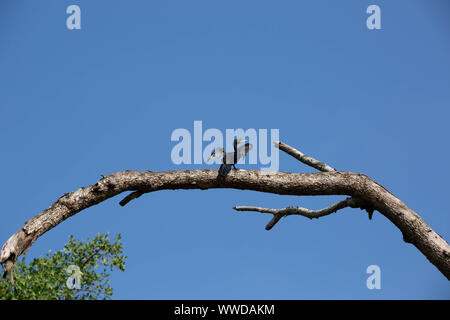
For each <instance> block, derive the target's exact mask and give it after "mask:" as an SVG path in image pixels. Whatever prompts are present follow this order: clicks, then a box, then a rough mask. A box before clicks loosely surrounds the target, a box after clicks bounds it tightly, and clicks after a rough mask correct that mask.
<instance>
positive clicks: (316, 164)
mask: <svg viewBox="0 0 450 320" xmlns="http://www.w3.org/2000/svg"><path fill="white" fill-rule="evenodd" d="M274 145H275V147H277V148H278V149H280V150H281V151H284V152H286V153H287V154H289V155H291V156H293V157H294V158H295V159H297V160H298V161H301V162H303V163H304V164H306V165H308V166H310V167H313V168H315V169H317V170H319V171H322V172H332V171H336V169H334V168H332V167H330V166H329V165H327V164H326V163H324V162H321V161H319V160H316V159H314V158H311V157H308V156H307V155H305V154H303V153H301V152H300V151H299V150H297V149H295V148H293V147H291V146H288V145H287V144H284V143H283V142H280V141H277V142H275V143H274Z"/></svg>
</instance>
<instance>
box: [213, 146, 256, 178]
mask: <svg viewBox="0 0 450 320" xmlns="http://www.w3.org/2000/svg"><path fill="white" fill-rule="evenodd" d="M246 141H247V140H244V139H234V141H233V148H234V152H226V153H224V150H223V148H222V147H220V148H216V149H215V150H214V151H213V152H212V153H211V155H210V156H209V158H208V161H209V160H210V159H211V158H220V157H222V164H221V165H220V168H219V176H222V177H225V176H226V175H227V174H228V173H229V172H230V171H231V168H232V167H233V168H234V169H236V163H237V162H238V161H239V160H240V159H241V158H244V157H245V155H246V154H247V153H248V152H249V151H250V150H251V149H252V148H253V145H252V144H251V143H246V144H245V145H242V146H240V147H239V148H238V147H237V146H238V144H240V143H243V142H246Z"/></svg>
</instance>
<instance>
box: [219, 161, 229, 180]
mask: <svg viewBox="0 0 450 320" xmlns="http://www.w3.org/2000/svg"><path fill="white" fill-rule="evenodd" d="M231 166H232V165H231V164H228V163H222V164H221V165H220V168H219V176H221V177H225V176H226V175H227V174H228V173H229V172H230V171H231Z"/></svg>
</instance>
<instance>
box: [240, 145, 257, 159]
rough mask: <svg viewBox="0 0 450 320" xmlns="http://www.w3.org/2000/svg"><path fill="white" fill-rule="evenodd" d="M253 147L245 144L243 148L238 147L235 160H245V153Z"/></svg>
mask: <svg viewBox="0 0 450 320" xmlns="http://www.w3.org/2000/svg"><path fill="white" fill-rule="evenodd" d="M252 148H253V145H252V144H251V143H246V144H244V145H243V146H240V147H239V148H238V149H237V160H238V161H239V159H241V158H245V156H246V155H247V153H248V152H249V151H250V150H252Z"/></svg>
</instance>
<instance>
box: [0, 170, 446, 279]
mask: <svg viewBox="0 0 450 320" xmlns="http://www.w3.org/2000/svg"><path fill="white" fill-rule="evenodd" d="M211 188H234V189H239V190H253V191H260V192H269V193H275V194H282V195H299V196H304V195H348V196H351V197H358V198H361V199H363V200H364V201H365V202H367V203H368V205H370V206H371V207H372V208H374V209H375V210H378V211H379V212H380V213H382V214H383V215H384V216H386V217H387V218H388V219H389V220H390V221H392V222H393V223H394V224H395V225H396V226H397V227H398V228H399V229H400V231H401V232H402V233H403V238H404V240H405V241H407V242H410V243H412V244H414V245H415V246H416V247H417V248H418V249H419V250H420V251H421V252H422V253H423V254H424V255H425V256H426V257H427V258H428V259H429V260H430V262H431V263H433V264H434V265H435V266H436V267H437V268H438V269H439V270H440V271H441V272H442V273H443V274H444V275H445V276H446V277H447V278H448V279H450V247H449V245H448V243H447V242H446V241H445V240H444V239H442V238H441V237H440V236H439V235H438V234H437V233H436V232H434V231H433V230H432V229H431V228H430V227H429V226H428V225H427V224H426V223H425V222H424V221H423V220H422V219H421V218H420V217H419V216H418V215H417V214H416V213H415V212H414V211H412V210H411V209H409V208H408V207H407V206H406V205H404V204H403V203H402V202H401V201H400V200H399V199H397V198H396V197H395V196H393V195H392V194H391V193H390V192H388V191H387V190H386V189H384V188H383V187H382V186H381V185H379V184H378V183H376V182H374V181H373V180H371V179H370V178H368V177H367V176H365V175H363V174H358V173H351V172H318V173H303V174H299V173H286V172H265V171H254V170H249V171H244V170H234V171H232V172H231V173H230V174H229V175H227V177H226V178H219V177H217V171H216V170H186V171H168V172H151V171H143V172H139V171H122V172H117V173H113V174H110V175H108V176H106V177H104V178H102V179H101V180H100V181H98V182H96V183H95V184H93V185H91V186H88V187H84V188H80V189H78V190H76V191H73V192H70V193H68V194H65V195H63V196H61V197H60V198H59V199H58V200H57V201H56V202H55V203H53V204H52V205H51V206H50V207H49V208H48V209H46V210H44V211H42V212H41V213H39V214H37V215H36V216H34V217H33V218H32V219H30V220H29V221H27V222H26V223H25V225H24V226H23V227H22V228H20V229H19V230H18V231H17V232H16V233H15V234H13V235H12V236H11V237H10V238H9V239H8V240H7V241H6V243H5V244H4V245H3V247H2V249H1V252H0V263H2V264H3V265H7V262H8V261H10V262H13V263H14V262H15V261H16V259H17V258H18V257H19V256H20V255H21V254H22V253H23V252H24V251H25V250H27V249H28V248H29V247H30V246H31V245H32V244H33V243H34V241H36V239H38V238H39V237H40V236H41V235H43V234H44V233H45V232H47V231H49V230H51V229H52V228H54V227H56V226H57V225H58V224H59V223H61V222H63V221H64V220H66V219H68V218H69V217H71V216H73V215H74V214H76V213H78V212H80V211H81V210H84V209H86V208H89V207H91V206H93V205H96V204H98V203H100V202H102V201H104V200H106V199H109V198H111V197H114V196H116V195H118V194H120V193H122V192H125V191H138V192H139V193H147V192H153V191H158V190H170V189H202V190H206V189H211Z"/></svg>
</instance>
